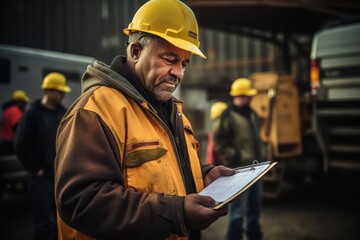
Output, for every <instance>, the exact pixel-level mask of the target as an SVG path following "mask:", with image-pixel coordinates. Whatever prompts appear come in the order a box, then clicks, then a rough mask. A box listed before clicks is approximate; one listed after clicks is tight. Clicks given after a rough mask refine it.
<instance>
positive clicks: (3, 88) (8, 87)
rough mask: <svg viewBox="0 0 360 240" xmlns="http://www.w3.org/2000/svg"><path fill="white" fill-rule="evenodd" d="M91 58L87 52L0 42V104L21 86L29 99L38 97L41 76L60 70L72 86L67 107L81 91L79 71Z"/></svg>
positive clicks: (66, 97)
mask: <svg viewBox="0 0 360 240" xmlns="http://www.w3.org/2000/svg"><path fill="white" fill-rule="evenodd" d="M94 60H95V59H94V58H93V57H89V56H82V55H76V54H69V53H63V52H55V51H48V50H43V49H34V48H26V47H19V46H12V45H3V44H0V104H2V103H4V102H5V101H8V100H9V99H10V98H11V94H12V92H13V91H15V90H17V89H22V90H24V91H25V92H26V93H27V95H28V96H29V97H30V99H31V100H34V99H35V98H40V97H41V96H42V95H43V90H42V89H41V88H40V86H41V83H42V80H43V78H44V76H45V75H46V74H48V73H49V72H60V73H62V74H64V75H65V76H66V78H67V83H68V85H69V86H70V87H71V89H72V91H71V92H70V93H67V94H66V95H65V97H64V100H63V104H64V105H65V106H67V107H69V106H70V105H71V103H72V102H74V100H75V99H76V98H77V97H78V96H79V95H80V93H81V83H80V80H81V77H82V74H83V73H84V71H85V70H86V67H87V66H88V65H91V64H92V63H93V62H94ZM0 118H1V115H0Z"/></svg>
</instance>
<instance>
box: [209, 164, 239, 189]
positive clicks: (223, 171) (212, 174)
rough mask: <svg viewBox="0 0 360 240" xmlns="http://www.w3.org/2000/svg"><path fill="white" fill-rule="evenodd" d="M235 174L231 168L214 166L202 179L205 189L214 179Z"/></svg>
mask: <svg viewBox="0 0 360 240" xmlns="http://www.w3.org/2000/svg"><path fill="white" fill-rule="evenodd" d="M233 174H235V170H234V169H231V168H227V167H225V166H222V165H221V166H216V167H214V168H213V169H211V170H210V171H209V172H208V173H207V174H206V175H205V178H204V184H205V187H206V186H208V185H209V184H210V183H212V182H213V181H214V180H215V179H217V178H219V177H220V176H222V175H226V176H229V175H233Z"/></svg>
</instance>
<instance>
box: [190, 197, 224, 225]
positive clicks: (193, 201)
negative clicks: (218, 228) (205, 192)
mask: <svg viewBox="0 0 360 240" xmlns="http://www.w3.org/2000/svg"><path fill="white" fill-rule="evenodd" d="M215 205H216V202H215V200H214V199H212V198H211V197H208V196H201V195H199V194H189V195H187V196H186V197H185V203H184V208H185V209H184V214H185V222H186V225H187V227H188V228H190V229H197V230H202V229H205V228H207V227H209V226H210V225H211V224H212V223H213V222H215V221H216V220H217V219H218V218H219V217H221V216H224V215H226V214H227V213H228V210H229V206H228V205H225V206H224V207H222V208H220V209H216V210H214V209H212V207H214V206H215Z"/></svg>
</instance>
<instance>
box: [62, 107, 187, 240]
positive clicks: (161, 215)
mask: <svg viewBox="0 0 360 240" xmlns="http://www.w3.org/2000/svg"><path fill="white" fill-rule="evenodd" d="M121 155H122V153H119V148H118V147H117V144H116V141H115V139H114V136H113V135H112V134H111V131H110V130H109V128H108V127H107V126H106V125H105V124H104V123H103V122H102V120H101V119H100V118H99V117H98V115H97V114H96V113H93V112H91V111H86V110H78V111H76V112H75V113H74V114H73V115H70V116H69V117H67V118H65V119H64V120H63V121H62V123H61V124H60V126H59V130H58V137H57V158H56V161H55V198H56V204H57V208H58V212H59V215H60V217H61V218H62V220H63V221H64V222H65V223H66V224H68V225H69V226H71V227H73V228H75V229H77V230H78V231H81V232H83V233H85V234H87V235H90V236H92V237H95V238H98V239H120V238H121V239H163V238H165V237H167V236H168V235H169V234H178V235H184V234H186V227H185V223H184V217H183V207H184V206H183V205H184V197H178V196H174V197H170V196H164V195H161V194H157V193H146V192H141V191H136V190H135V189H134V188H131V187H129V188H126V186H124V182H125V181H124V176H123V173H122V168H121V165H120V163H121V161H120V159H119V156H121Z"/></svg>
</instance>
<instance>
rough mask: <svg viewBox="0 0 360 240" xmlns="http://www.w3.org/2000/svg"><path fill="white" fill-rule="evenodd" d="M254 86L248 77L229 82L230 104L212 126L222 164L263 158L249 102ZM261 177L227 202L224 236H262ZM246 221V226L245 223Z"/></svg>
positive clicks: (254, 239)
mask: <svg viewBox="0 0 360 240" xmlns="http://www.w3.org/2000/svg"><path fill="white" fill-rule="evenodd" d="M256 94H257V90H256V89H254V88H253V87H252V86H251V81H250V80H249V79H247V78H238V79H236V80H235V81H234V82H233V83H232V85H231V91H230V95H231V96H232V104H231V105H230V106H229V107H228V108H227V109H226V110H225V111H224V112H223V113H222V115H221V117H220V124H219V125H218V127H217V128H216V129H214V146H215V149H216V150H217V151H218V152H219V154H220V155H221V156H222V160H223V162H222V164H224V165H225V166H228V167H231V168H235V167H241V166H244V165H250V164H252V163H253V161H254V160H257V161H258V162H261V161H264V160H265V145H264V143H263V142H262V140H261V138H260V127H261V122H260V119H259V117H258V116H257V114H256V113H255V112H254V111H253V110H252V109H251V107H250V102H251V99H252V97H253V96H255V95H256ZM261 193H262V184H261V181H257V182H256V183H255V184H254V185H253V186H251V187H250V188H249V189H248V190H247V191H246V192H244V193H243V194H241V195H240V196H239V197H238V198H236V199H235V200H234V201H233V202H232V203H231V205H230V213H229V226H228V232H227V239H237V240H238V239H243V235H244V234H246V236H247V239H249V240H259V239H262V231H261V227H260V207H261ZM244 225H246V226H244Z"/></svg>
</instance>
